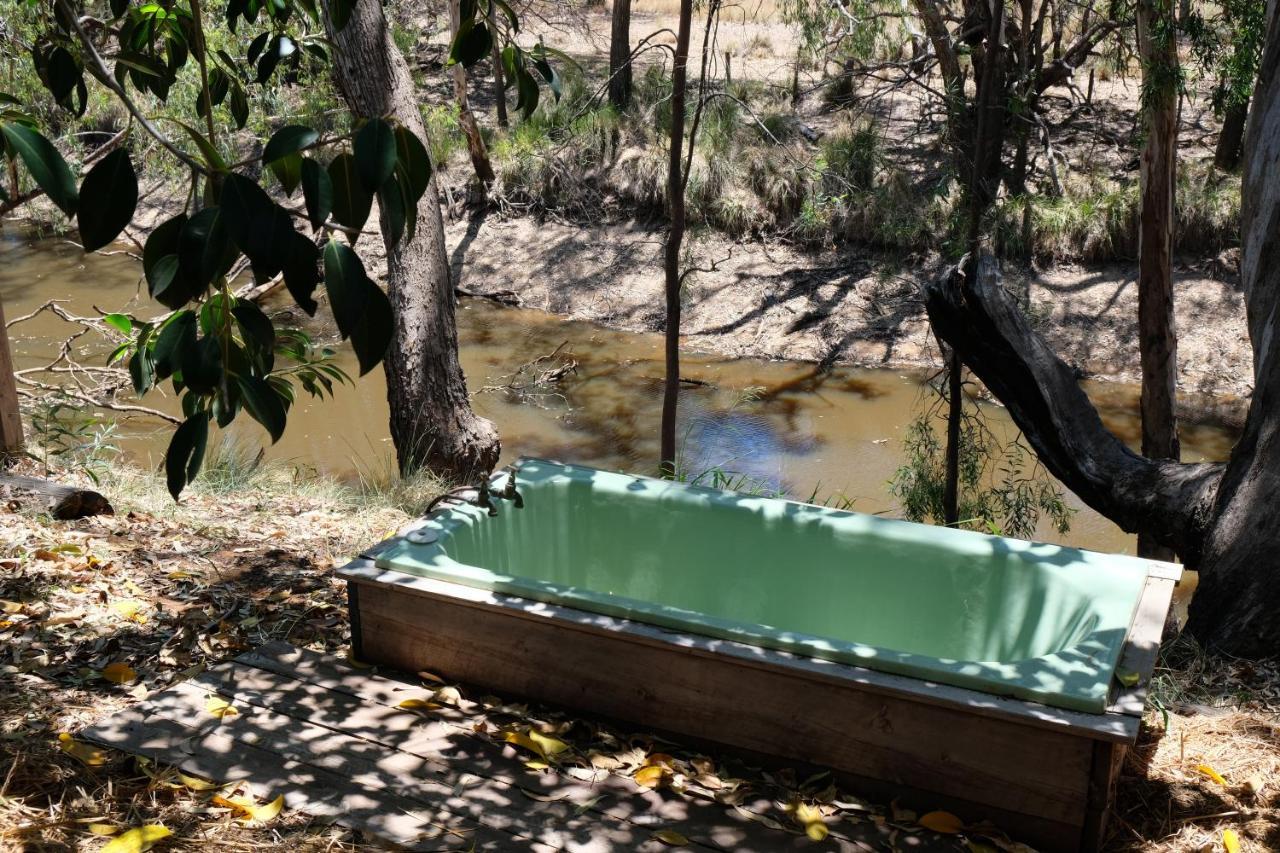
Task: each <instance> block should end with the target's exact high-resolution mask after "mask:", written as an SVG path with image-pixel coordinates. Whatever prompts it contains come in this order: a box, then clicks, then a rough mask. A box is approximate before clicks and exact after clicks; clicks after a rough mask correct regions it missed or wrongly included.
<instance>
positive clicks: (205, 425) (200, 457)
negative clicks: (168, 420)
mask: <svg viewBox="0 0 1280 853" xmlns="http://www.w3.org/2000/svg"><path fill="white" fill-rule="evenodd" d="M208 443H209V415H208V414H207V413H205V412H197V413H195V414H194V415H192V416H191V417H189V418H187V419H186V420H185V421H183V422H182V424H181V425H179V427H178V428H177V429H176V430H174V432H173V438H171V439H169V449H168V450H167V451H166V452H165V455H164V471H165V480H166V483H167V485H168V487H169V494H171V495H173V499H174V500H175V501H176V500H177V499H178V495H180V494H182V490H183V489H185V488H186V487H187V484H188V483H190V482H191V481H192V480H194V479H195V478H196V475H197V474H199V473H200V465H201V464H202V463H203V462H204V453H205V448H206V446H207V445H208Z"/></svg>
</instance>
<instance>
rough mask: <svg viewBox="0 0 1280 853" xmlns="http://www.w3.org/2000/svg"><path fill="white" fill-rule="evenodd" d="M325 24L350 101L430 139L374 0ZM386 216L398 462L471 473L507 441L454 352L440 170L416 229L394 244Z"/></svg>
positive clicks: (391, 397) (456, 475) (485, 466)
mask: <svg viewBox="0 0 1280 853" xmlns="http://www.w3.org/2000/svg"><path fill="white" fill-rule="evenodd" d="M326 12H327V9H326ZM325 24H326V29H327V30H328V33H329V38H330V40H331V41H332V42H333V43H334V45H335V47H336V48H337V49H336V50H334V52H333V57H334V58H333V74H334V80H335V81H336V82H337V85H338V89H339V91H341V92H342V95H343V98H344V99H345V100H346V102H347V106H348V107H349V108H350V109H351V111H352V112H353V113H354V114H355V115H357V116H361V117H364V118H370V117H373V116H390V117H391V118H393V119H394V120H395V121H397V122H399V123H401V124H402V125H404V126H405V127H407V128H408V129H409V130H410V131H412V132H413V133H414V134H415V135H416V136H417V137H418V138H419V139H422V140H426V139H427V133H426V129H425V127H423V124H422V114H421V112H420V111H419V105H418V102H419V98H418V95H417V93H416V92H415V91H414V86H413V78H412V77H411V76H410V74H409V67H408V65H407V64H406V62H405V60H404V57H403V56H401V54H400V51H399V49H398V48H397V47H396V46H395V42H393V41H392V39H391V31H390V29H389V28H388V27H387V22H386V19H385V18H384V17H383V14H382V5H381V4H380V3H379V2H378V0H359V2H357V3H356V6H355V10H354V11H353V12H352V14H351V19H350V21H349V22H348V24H347V26H346V27H345V28H344V29H343V30H342V31H341V32H335V31H334V29H333V26H332V24H331V22H330V18H329V16H328V14H326V15H325ZM381 224H382V234H383V241H384V242H385V243H386V244H387V295H388V297H390V299H391V305H392V308H393V309H394V311H395V328H394V333H393V335H392V339H391V348H390V350H389V351H388V352H387V357H386V360H385V361H384V362H383V371H384V372H385V373H386V377H387V399H388V402H389V403H390V404H391V439H392V441H393V443H394V444H395V447H396V455H397V457H398V459H399V464H400V470H401V471H402V472H404V473H409V472H413V471H416V470H419V469H422V468H426V469H428V470H430V471H433V472H435V473H437V474H441V475H443V476H445V477H447V478H449V479H451V480H455V481H461V482H469V481H471V480H473V479H475V478H476V477H477V476H480V475H483V474H485V473H487V472H489V471H490V470H492V468H493V466H494V465H495V464H497V461H498V452H499V450H500V448H501V445H500V444H499V442H498V434H497V432H496V431H495V430H494V428H493V424H491V423H490V422H489V421H487V420H485V419H484V418H481V417H479V416H477V415H476V414H475V412H473V411H472V409H471V398H470V397H469V396H468V394H467V383H466V379H465V378H464V376H463V373H462V365H461V363H460V362H459V361H458V331H457V326H456V321H455V317H454V298H453V285H452V282H451V281H450V279H449V256H448V253H447V251H446V249H445V242H444V222H443V220H442V219H441V216H440V197H439V194H438V191H437V189H436V179H435V175H434V174H433V175H432V177H431V180H430V182H429V183H428V185H427V190H426V192H425V193H423V196H422V198H421V199H420V200H419V201H418V227H417V231H416V233H415V234H414V236H413V238H412V239H410V238H409V237H407V236H406V237H404V238H403V239H401V241H400V242H399V243H396V244H395V245H394V246H393V245H391V244H390V241H389V240H388V239H387V236H388V222H387V219H386V217H385V216H383V217H382V223H381Z"/></svg>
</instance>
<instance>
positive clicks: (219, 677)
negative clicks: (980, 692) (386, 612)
mask: <svg viewBox="0 0 1280 853" xmlns="http://www.w3.org/2000/svg"><path fill="white" fill-rule="evenodd" d="M214 694H216V695H219V696H222V697H224V698H225V699H227V700H228V701H229V702H230V703H231V704H232V705H233V706H234V707H235V708H236V709H237V711H238V713H236V714H233V715H228V716H226V717H224V718H222V719H219V718H217V717H215V716H213V715H211V714H210V713H208V711H207V710H206V707H205V706H206V702H207V700H208V697H209V696H210V695H214ZM424 695H425V690H424V688H423V687H421V686H419V685H418V684H414V683H409V682H406V681H402V680H399V679H397V678H392V677H388V676H386V675H384V674H379V673H374V672H371V671H369V670H362V669H357V668H355V667H352V666H350V665H349V664H347V663H346V662H343V661H337V660H334V659H332V658H326V657H323V656H321V655H318V654H315V653H312V652H305V651H301V650H298V649H294V648H293V647H291V646H288V645H287V644H284V643H271V644H268V645H267V646H264V647H262V648H260V649H257V650H255V651H252V652H249V653H246V654H244V655H241V656H240V657H239V658H237V659H235V660H234V661H230V662H227V663H224V664H221V665H219V666H216V667H214V668H212V669H210V670H209V671H207V672H205V673H202V674H200V675H198V676H196V677H195V678H193V679H191V680H190V681H187V682H182V683H179V684H177V685H174V686H173V687H170V688H168V689H166V690H163V691H159V692H157V693H155V694H153V695H152V696H150V697H149V698H148V699H147V700H145V701H143V702H142V703H140V704H138V705H136V706H134V707H132V708H130V709H128V710H126V711H125V712H123V713H121V714H117V715H115V716H113V717H111V718H108V719H106V720H103V721H101V722H100V723H98V724H97V725H95V726H93V727H91V728H89V729H87V730H85V731H83V732H81V733H80V734H79V735H78V737H80V738H81V739H84V740H86V741H89V742H92V743H95V744H98V745H101V746H106V747H109V748H114V749H119V750H123V751H126V752H130V753H134V754H138V755H144V756H147V757H150V758H152V759H154V760H155V761H157V762H159V763H162V764H168V765H174V766H178V767H180V768H182V769H183V770H184V771H186V772H189V773H195V774H197V775H200V776H202V777H205V778H209V779H215V780H218V781H230V780H239V779H245V780H248V781H250V783H251V784H252V785H253V787H254V790H255V791H256V792H258V793H261V794H263V795H270V796H275V795H277V794H283V795H284V796H285V800H286V803H287V805H288V806H289V807H290V808H291V809H295V810H298V811H301V812H304V813H307V814H310V815H314V816H316V817H318V818H322V819H326V820H331V821H333V822H336V823H339V824H341V825H343V826H347V827H349V828H352V829H357V830H360V831H362V832H365V833H368V834H371V835H374V836H377V837H379V838H383V839H385V840H387V841H390V842H392V843H394V844H397V845H400V846H403V847H405V848H407V849H413V850H452V849H459V850H471V849H475V850H484V851H506V850H512V851H514V850H529V851H536V853H549V852H550V851H554V850H573V851H582V853H596V851H601V853H609V852H610V851H622V850H628V851H630V850H635V851H659V850H668V849H671V848H670V847H669V846H668V845H666V844H664V843H663V842H661V841H659V840H657V839H656V838H655V835H654V834H655V832H657V831H659V830H669V831H672V832H675V833H679V834H680V835H682V836H684V837H685V838H686V839H688V840H689V842H690V848H692V849H703V850H708V849H710V850H735V851H761V853H764V851H775V850H788V849H793V848H794V849H801V848H803V849H806V850H815V851H827V850H830V851H865V850H867V849H868V847H870V848H871V849H882V848H881V845H882V844H883V843H885V842H886V841H887V840H888V839H887V832H888V831H887V830H886V828H885V827H883V826H877V825H875V824H873V823H866V824H861V823H849V822H841V823H839V824H837V825H836V826H835V827H833V829H834V831H833V832H832V834H831V835H830V836H829V837H828V838H827V839H826V840H825V841H823V842H822V843H817V844H815V843H813V842H811V841H809V840H808V839H807V838H806V837H805V836H803V835H798V834H796V833H793V832H788V831H782V830H778V829H775V828H771V827H770V826H769V825H766V823H764V822H762V821H761V820H760V817H761V816H763V815H764V814H766V813H767V812H768V811H769V810H770V809H771V808H772V803H770V802H769V801H768V800H766V799H763V798H759V799H758V800H757V801H755V802H753V801H751V800H750V798H749V799H748V801H746V802H743V803H741V804H739V805H738V807H737V808H729V807H725V806H723V805H721V804H719V803H715V802H712V801H707V800H699V799H693V798H690V797H687V796H681V795H679V794H676V793H673V792H669V791H666V790H646V789H641V788H639V787H638V786H636V785H635V783H634V782H632V781H631V780H630V779H628V778H626V777H623V776H619V775H616V774H610V773H605V772H603V771H599V772H591V771H588V770H585V769H583V768H568V769H566V770H565V771H547V770H537V769H531V768H529V767H528V766H526V760H525V759H526V758H527V756H522V755H521V754H519V753H518V751H517V750H515V749H514V748H513V747H511V746H510V745H508V744H505V743H502V742H499V741H497V740H495V739H491V738H488V737H485V736H483V735H480V734H477V733H476V732H475V730H474V729H473V728H472V727H473V726H475V724H476V723H477V722H478V721H482V720H484V719H485V716H486V715H485V713H484V709H483V708H481V707H480V706H478V705H476V704H475V703H469V702H466V701H464V702H463V703H462V704H461V706H460V707H458V708H448V707H444V708H441V709H439V710H438V711H432V712H431V713H430V714H429V715H428V714H423V713H419V712H416V711H410V710H405V709H402V708H399V707H397V704H398V703H399V702H401V701H402V700H404V699H406V698H411V697H421V696H424ZM490 730H492V729H490ZM913 841H916V842H919V843H918V844H917V845H916V846H915V847H914V848H913V849H919V850H922V851H924V850H957V849H963V848H961V847H959V846H958V845H956V844H955V843H953V842H952V841H951V840H949V839H943V838H941V837H939V838H934V839H930V838H927V837H925V836H924V835H920V836H916V837H915V838H913Z"/></svg>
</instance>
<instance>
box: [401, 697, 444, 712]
mask: <svg viewBox="0 0 1280 853" xmlns="http://www.w3.org/2000/svg"><path fill="white" fill-rule="evenodd" d="M396 707H397V708H404V709H405V710H406V711H438V710H440V709H441V708H443V707H444V706H443V705H441V704H440V703H439V702H432V701H431V700H430V699H406V700H404V701H403V702H399V703H397V704H396Z"/></svg>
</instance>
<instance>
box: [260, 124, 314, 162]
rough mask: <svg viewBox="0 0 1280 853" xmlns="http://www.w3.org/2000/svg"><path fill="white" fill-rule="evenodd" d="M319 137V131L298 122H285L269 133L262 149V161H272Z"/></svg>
mask: <svg viewBox="0 0 1280 853" xmlns="http://www.w3.org/2000/svg"><path fill="white" fill-rule="evenodd" d="M319 138H320V133H319V131H316V130H313V129H312V128H309V127H304V126H303V125H300V124H287V125H285V126H284V127H282V128H280V129H279V130H277V131H276V132H275V133H273V134H272V135H271V139H270V140H269V141H268V142H267V147H266V148H264V149H262V162H263V163H267V164H268V165H269V164H271V163H274V162H275V161H276V160H279V159H280V158H282V157H287V156H288V155H290V154H293V153H295V152H297V151H301V150H302V149H303V148H306V147H307V146H308V145H312V144H314V143H315V142H316V140H318V139H319Z"/></svg>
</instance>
